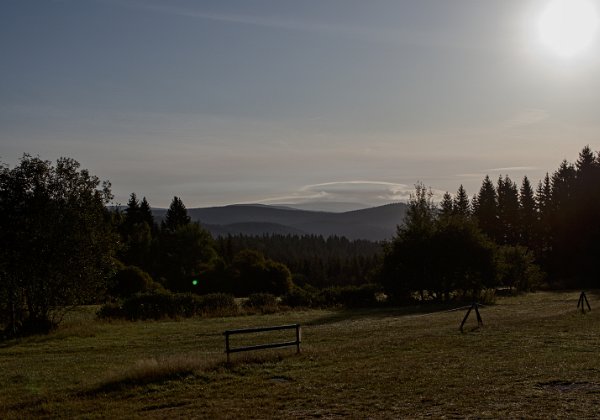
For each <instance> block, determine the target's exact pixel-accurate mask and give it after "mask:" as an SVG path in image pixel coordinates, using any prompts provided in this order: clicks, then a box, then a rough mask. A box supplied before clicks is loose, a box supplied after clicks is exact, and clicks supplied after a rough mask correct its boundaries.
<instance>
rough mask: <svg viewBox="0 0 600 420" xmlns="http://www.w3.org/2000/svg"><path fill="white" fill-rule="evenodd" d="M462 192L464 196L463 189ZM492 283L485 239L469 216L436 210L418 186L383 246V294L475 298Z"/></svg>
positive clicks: (490, 250) (492, 270)
mask: <svg viewBox="0 0 600 420" xmlns="http://www.w3.org/2000/svg"><path fill="white" fill-rule="evenodd" d="M460 195H462V196H463V197H465V198H466V193H464V190H463V193H461V194H460ZM446 201H447V200H446ZM466 201H467V202H468V200H466ZM494 281H495V265H494V247H493V244H492V243H491V242H490V241H489V239H488V238H487V237H486V236H485V235H483V234H482V233H481V232H480V231H479V229H478V228H477V226H476V225H475V224H474V222H473V221H471V220H470V219H469V218H468V217H466V216H459V215H458V214H455V215H453V216H451V217H445V216H444V213H443V212H437V211H436V209H435V205H434V204H433V202H432V201H431V192H430V191H429V190H427V189H426V188H425V187H424V186H422V185H417V186H416V193H415V195H414V196H412V197H411V200H410V201H409V203H408V210H407V213H406V218H405V221H404V224H403V225H402V226H399V227H398V230H397V233H396V236H395V237H394V239H393V240H392V241H391V243H389V244H387V246H386V247H385V250H384V257H383V263H382V269H381V283H382V285H383V286H384V289H385V291H386V293H388V294H390V295H391V296H393V297H394V298H396V299H398V300H407V299H410V297H411V295H412V293H413V292H418V293H419V294H420V296H421V299H423V298H425V293H426V292H427V293H428V294H429V296H431V297H433V298H435V299H439V300H442V299H449V298H450V294H451V292H454V291H457V290H460V291H462V293H463V294H466V293H468V294H469V295H472V296H476V295H478V293H479V291H480V290H481V289H483V288H485V287H490V286H493V285H494Z"/></svg>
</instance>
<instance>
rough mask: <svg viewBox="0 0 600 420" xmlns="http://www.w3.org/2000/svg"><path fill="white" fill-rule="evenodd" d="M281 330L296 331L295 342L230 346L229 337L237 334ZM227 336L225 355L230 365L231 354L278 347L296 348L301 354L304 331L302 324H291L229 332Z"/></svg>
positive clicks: (225, 334)
mask: <svg viewBox="0 0 600 420" xmlns="http://www.w3.org/2000/svg"><path fill="white" fill-rule="evenodd" d="M280 330H296V340H295V341H285V342H282V343H267V344H257V345H254V346H244V347H234V348H231V346H230V345H229V337H230V336H231V335H235V334H252V333H259V332H267V331H280ZM223 335H224V336H225V353H226V354H227V363H229V355H230V354H231V353H239V352H242V351H251V350H261V349H274V348H278V347H290V346H296V353H300V342H301V340H302V329H301V327H300V324H289V325H278V326H275V327H260V328H243V329H239V330H227V331H225V332H224V333H223Z"/></svg>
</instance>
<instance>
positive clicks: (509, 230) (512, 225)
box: [497, 175, 519, 245]
mask: <svg viewBox="0 0 600 420" xmlns="http://www.w3.org/2000/svg"><path fill="white" fill-rule="evenodd" d="M497 191H498V225H499V226H498V227H499V229H500V236H499V243H501V244H503V245H516V244H517V241H518V232H517V227H518V225H519V194H518V192H517V185H516V184H515V183H514V182H513V181H512V180H511V179H510V178H509V177H508V175H506V176H505V177H504V179H502V176H500V177H499V178H498V189H497Z"/></svg>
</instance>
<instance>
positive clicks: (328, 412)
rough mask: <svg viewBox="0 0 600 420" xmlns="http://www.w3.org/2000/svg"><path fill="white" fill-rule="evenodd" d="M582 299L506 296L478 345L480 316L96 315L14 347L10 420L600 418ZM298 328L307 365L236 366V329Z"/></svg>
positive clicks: (427, 310)
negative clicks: (232, 333) (228, 335)
mask: <svg viewBox="0 0 600 420" xmlns="http://www.w3.org/2000/svg"><path fill="white" fill-rule="evenodd" d="M578 297H579V293H578V292H539V293H533V294H528V295H522V296H518V297H499V298H497V299H496V302H495V304H493V305H490V306H486V307H484V308H482V309H481V315H482V317H483V322H484V325H483V327H481V328H477V323H476V320H475V318H474V317H471V318H470V319H469V320H468V321H467V323H466V325H465V331H464V333H461V332H460V331H459V330H458V327H459V324H460V322H461V320H462V317H463V316H464V314H465V312H466V311H465V310H459V311H450V310H449V309H451V307H449V306H446V307H435V306H423V307H411V308H380V309H364V310H358V309H357V310H307V311H292V312H284V313H276V314H269V315H247V316H238V317H222V318H194V319H186V320H167V321H144V322H124V321H119V322H108V321H100V320H97V319H96V318H95V315H94V311H95V308H82V309H81V310H79V311H78V312H76V313H73V314H71V316H70V318H69V319H67V320H66V321H65V323H64V325H63V326H62V327H61V328H60V329H59V330H58V331H56V332H54V333H52V334H50V335H48V336H35V337H30V338H26V339H20V340H13V341H7V342H3V343H0V389H1V390H2V391H1V393H0V417H1V418H31V417H47V418H73V417H77V418H138V417H144V418H166V417H169V418H172V417H183V418H273V417H277V418H319V417H320V418H336V417H344V418H366V417H369V418H399V417H400V418H421V417H434V418H443V417H450V418H454V417H461V418H464V417H467V418H468V417H477V418H482V417H483V418H486V417H489V418H491V417H494V418H497V417H504V418H506V417H512V418H514V417H519V418H524V417H525V418H526V417H529V418H548V417H553V418H556V417H565V418H566V417H568V418H574V417H584V418H590V417H598V416H600V405H599V404H600V358H599V357H598V349H599V348H600V335H599V334H598V333H599V331H600V307H599V306H598V302H599V299H598V297H599V296H598V295H596V294H594V293H589V294H588V298H589V300H590V304H591V305H592V311H591V312H588V313H586V314H582V313H581V312H579V311H577V309H576V305H577V300H578ZM288 323H300V324H302V327H303V331H302V333H303V334H302V335H303V337H302V338H303V342H302V352H301V353H300V354H296V353H295V349H294V348H282V349H276V350H266V351H257V352H248V353H239V354H233V355H232V362H231V363H230V364H227V363H226V362H225V360H226V358H225V354H224V339H223V335H222V333H223V331H225V330H227V329H233V328H245V327H256V326H266V325H279V324H288ZM279 335H281V336H279ZM292 335H293V334H292ZM285 338H288V339H293V338H292V337H290V331H287V332H277V333H264V334H263V335H255V336H252V337H241V336H239V337H236V338H235V339H234V338H232V343H233V344H234V345H243V344H250V343H256V342H261V341H265V340H266V341H271V340H273V341H278V340H280V339H285Z"/></svg>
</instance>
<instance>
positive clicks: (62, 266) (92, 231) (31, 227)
mask: <svg viewBox="0 0 600 420" xmlns="http://www.w3.org/2000/svg"><path fill="white" fill-rule="evenodd" d="M111 198H112V195H111V191H110V183H108V182H101V181H100V180H99V179H98V178H97V177H95V176H92V175H90V174H89V172H88V171H87V170H85V169H80V165H79V163H78V162H77V161H75V160H73V159H70V158H59V159H58V160H57V161H56V164H55V165H53V164H52V162H50V161H46V160H42V159H40V158H37V157H32V156H29V155H24V156H23V157H22V158H21V160H20V163H19V164H18V165H17V166H16V167H14V168H12V169H11V168H9V167H8V166H6V165H2V166H1V167H0V212H1V214H2V216H3V217H2V218H0V244H1V245H0V247H1V248H2V249H1V253H0V294H1V299H0V305H1V307H2V312H3V314H4V317H5V318H8V319H9V324H10V327H9V328H10V330H11V331H12V332H13V333H16V332H18V330H19V329H21V330H23V331H28V330H32V331H43V330H49V329H51V328H52V327H53V326H55V325H56V324H57V322H58V321H59V320H60V318H61V317H62V315H63V314H64V311H65V310H67V309H68V308H69V307H71V306H73V305H78V304H83V303H91V302H94V300H95V299H96V298H97V297H98V296H99V295H100V294H101V293H102V292H103V291H104V288H105V285H106V279H107V276H109V275H110V273H111V270H112V268H113V256H114V253H115V247H116V244H117V240H116V237H115V236H114V234H113V230H112V226H111V217H110V213H109V211H108V210H107V208H106V204H107V203H108V202H109V201H110V200H111Z"/></svg>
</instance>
